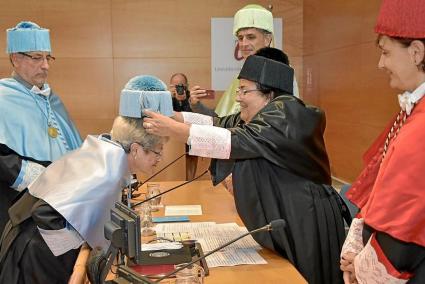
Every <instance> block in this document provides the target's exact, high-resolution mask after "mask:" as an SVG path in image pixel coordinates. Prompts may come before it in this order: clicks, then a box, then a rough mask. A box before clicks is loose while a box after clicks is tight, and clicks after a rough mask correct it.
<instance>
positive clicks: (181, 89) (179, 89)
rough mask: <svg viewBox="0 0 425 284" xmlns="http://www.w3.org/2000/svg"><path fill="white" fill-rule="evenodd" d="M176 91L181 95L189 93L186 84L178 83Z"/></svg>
mask: <svg viewBox="0 0 425 284" xmlns="http://www.w3.org/2000/svg"><path fill="white" fill-rule="evenodd" d="M176 92H177V94H179V95H180V96H181V95H184V94H186V95H187V87H186V86H185V85H183V84H178V85H176Z"/></svg>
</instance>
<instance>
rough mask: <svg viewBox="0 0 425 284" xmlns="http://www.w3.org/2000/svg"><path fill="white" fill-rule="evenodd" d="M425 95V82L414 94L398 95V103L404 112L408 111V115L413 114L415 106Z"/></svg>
mask: <svg viewBox="0 0 425 284" xmlns="http://www.w3.org/2000/svg"><path fill="white" fill-rule="evenodd" d="M424 94H425V82H424V83H422V84H421V85H419V87H417V88H416V90H414V91H413V92H411V93H410V92H408V91H406V92H404V93H403V94H401V95H398V102H399V104H400V107H401V109H402V110H404V111H406V113H407V115H410V113H411V112H412V109H413V106H414V105H415V104H416V103H417V102H418V101H419V100H420V99H421V98H422V97H423V95H424Z"/></svg>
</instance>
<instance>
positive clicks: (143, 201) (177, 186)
mask: <svg viewBox="0 0 425 284" xmlns="http://www.w3.org/2000/svg"><path fill="white" fill-rule="evenodd" d="M207 172H208V170H205V171H204V172H203V173H202V174H200V175H198V176H197V177H194V178H193V179H191V180H188V181H186V182H184V183H182V184H179V185H176V186H175V187H172V188H170V189H167V190H166V191H163V192H161V193H158V194H157V195H154V196H152V197H149V198H146V199H145V200H142V201H140V202H137V203H135V204H133V205H132V206H131V207H132V208H134V207H136V206H138V205H140V204H143V203H145V202H148V201H150V200H152V199H155V198H157V197H159V196H161V195H163V194H166V193H167V192H170V191H172V190H174V189H177V188H179V187H181V186H183V185H186V184H188V183H191V182H192V181H195V180H197V179H199V178H200V177H202V176H203V175H205V174H206V173H207Z"/></svg>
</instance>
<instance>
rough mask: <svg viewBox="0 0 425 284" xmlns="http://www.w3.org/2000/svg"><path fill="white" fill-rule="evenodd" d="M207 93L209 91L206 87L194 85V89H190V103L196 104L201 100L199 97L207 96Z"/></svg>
mask: <svg viewBox="0 0 425 284" xmlns="http://www.w3.org/2000/svg"><path fill="white" fill-rule="evenodd" d="M206 95H207V92H206V91H205V89H202V88H201V87H199V86H194V87H193V88H192V89H190V98H189V103H190V104H191V105H196V104H197V103H198V102H199V99H200V98H202V97H205V96H206Z"/></svg>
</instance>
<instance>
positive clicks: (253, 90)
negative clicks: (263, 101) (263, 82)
mask: <svg viewBox="0 0 425 284" xmlns="http://www.w3.org/2000/svg"><path fill="white" fill-rule="evenodd" d="M255 91H259V92H261V90H259V89H252V90H244V89H241V88H237V89H236V92H237V93H239V95H241V96H242V95H243V96H245V95H246V94H248V93H250V92H255Z"/></svg>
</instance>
